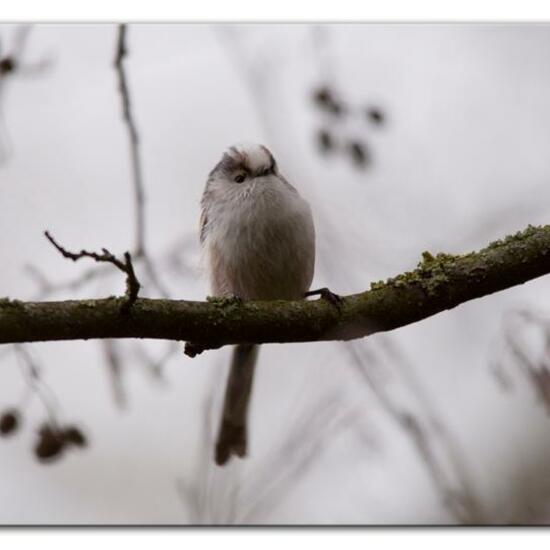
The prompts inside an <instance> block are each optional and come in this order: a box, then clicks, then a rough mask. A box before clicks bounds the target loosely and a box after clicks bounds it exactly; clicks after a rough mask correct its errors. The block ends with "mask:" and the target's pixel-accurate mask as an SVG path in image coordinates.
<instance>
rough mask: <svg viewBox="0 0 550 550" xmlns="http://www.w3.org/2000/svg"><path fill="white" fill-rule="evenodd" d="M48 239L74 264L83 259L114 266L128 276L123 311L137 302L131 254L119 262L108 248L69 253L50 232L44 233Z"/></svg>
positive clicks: (137, 287) (137, 283)
mask: <svg viewBox="0 0 550 550" xmlns="http://www.w3.org/2000/svg"><path fill="white" fill-rule="evenodd" d="M44 235H45V236H46V238H47V239H48V240H49V241H50V242H51V243H52V244H53V245H54V246H55V248H57V250H58V251H59V252H60V253H61V254H62V255H63V257H64V258H68V259H69V260H72V261H73V262H76V261H77V260H80V259H81V258H92V259H93V260H95V261H96V262H107V263H110V264H113V265H114V266H115V267H116V268H117V269H119V270H120V271H122V272H123V273H125V274H126V300H125V301H124V302H123V304H122V307H121V311H123V312H127V311H128V310H129V309H130V307H131V306H132V304H133V303H134V302H135V301H136V299H137V296H138V293H139V289H140V286H141V285H140V284H139V281H138V280H137V277H136V274H135V272H134V266H133V265H132V257H131V255H130V253H129V252H125V253H124V261H121V260H119V259H118V258H117V257H116V256H114V255H113V254H111V253H110V252H109V251H108V250H107V249H106V248H102V249H101V250H102V253H101V254H98V253H96V252H88V251H87V250H81V251H80V252H69V251H68V250H67V249H65V248H63V247H62V246H61V245H60V244H58V243H57V242H56V241H55V239H54V238H53V237H52V236H51V235H50V233H49V232H48V231H44Z"/></svg>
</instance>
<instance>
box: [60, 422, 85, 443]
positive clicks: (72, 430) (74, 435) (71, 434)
mask: <svg viewBox="0 0 550 550" xmlns="http://www.w3.org/2000/svg"><path fill="white" fill-rule="evenodd" d="M63 439H64V441H65V443H70V444H71V445H76V446H77V447H86V445H88V441H87V439H86V437H85V436H84V434H83V433H82V432H81V431H80V429H79V428H77V427H76V426H66V427H65V429H64V430H63Z"/></svg>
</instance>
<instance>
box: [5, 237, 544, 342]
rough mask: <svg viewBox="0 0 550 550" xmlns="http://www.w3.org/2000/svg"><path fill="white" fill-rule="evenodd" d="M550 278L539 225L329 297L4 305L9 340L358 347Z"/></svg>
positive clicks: (426, 255)
mask: <svg viewBox="0 0 550 550" xmlns="http://www.w3.org/2000/svg"><path fill="white" fill-rule="evenodd" d="M548 273H550V226H542V227H532V226H529V227H528V228H527V229H525V230H524V231H521V232H519V233H516V234H515V235H511V236H508V237H506V238H505V239H502V240H500V241H495V242H493V243H491V244H489V245H488V246H487V247H486V248H484V249H482V250H480V251H478V252H471V253H468V254H462V255H451V254H431V253H429V252H424V253H423V255H422V260H421V262H420V263H419V264H418V267H417V268H416V269H415V270H413V271H410V272H407V273H403V274H400V275H397V276H395V277H392V278H390V279H388V280H386V281H385V282H381V281H379V282H376V283H373V284H371V289H370V290H367V291H365V292H361V293H359V294H353V295H349V296H344V297H343V300H342V303H341V304H340V306H339V307H335V306H334V305H333V304H331V303H329V302H328V301H326V300H323V299H319V300H313V301H308V300H301V301H265V302H261V301H257V302H256V301H251V302H242V303H239V302H235V301H230V303H227V301H226V300H211V301H205V302H191V301H185V300H164V299H163V300H160V299H145V298H137V299H136V300H135V302H134V303H133V304H132V307H131V308H130V309H129V310H128V311H127V313H126V314H125V315H123V316H121V315H120V308H121V304H123V303H124V300H125V299H126V298H124V297H121V298H112V297H111V298H107V299H100V300H78V301H76V300H73V301H63V302H22V301H18V300H9V299H7V298H5V299H0V343H17V342H37V341H49V340H78V339H90V338H155V339H165V340H179V341H190V342H193V345H195V346H197V347H199V348H201V349H209V348H217V347H220V346H223V345H227V344H236V343H258V344H260V343H269V342H272V343H283V342H306V341H322V340H324V341H326V340H350V339H353V338H361V337H364V336H368V335H371V334H374V333H376V332H381V331H389V330H394V329H396V328H399V327H402V326H405V325H408V324H410V323H414V322H417V321H420V320H422V319H425V318H427V317H430V316H432V315H435V314H437V313H440V312H442V311H445V310H448V309H451V308H453V307H455V306H457V305H459V304H462V303H464V302H467V301H469V300H473V299H475V298H480V297H483V296H486V295H488V294H492V293H494V292H498V291H501V290H504V289H507V288H510V287H513V286H515V285H518V284H522V283H524V282H526V281H529V280H531V279H535V278H537V277H540V276H542V275H546V274H548Z"/></svg>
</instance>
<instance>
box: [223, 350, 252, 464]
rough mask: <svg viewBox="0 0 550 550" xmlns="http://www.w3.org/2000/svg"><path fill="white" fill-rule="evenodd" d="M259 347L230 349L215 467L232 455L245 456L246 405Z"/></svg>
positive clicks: (248, 399)
mask: <svg viewBox="0 0 550 550" xmlns="http://www.w3.org/2000/svg"><path fill="white" fill-rule="evenodd" d="M258 349H259V346H257V345H253V344H240V345H238V346H235V348H234V350H233V360H232V361H231V369H230V371H229V377H228V379H227V386H226V389H225V399H224V403H223V413H222V419H221V424H220V431H219V433H218V441H217V443H216V464H218V465H219V466H222V465H223V464H225V463H226V462H227V461H228V460H229V459H230V458H231V455H232V454H234V455H237V456H239V457H241V458H242V457H244V456H245V455H246V440H247V434H246V425H247V413H248V404H249V402H250V394H251V392H252V380H253V378H254V367H255V365H256V358H257V357H258Z"/></svg>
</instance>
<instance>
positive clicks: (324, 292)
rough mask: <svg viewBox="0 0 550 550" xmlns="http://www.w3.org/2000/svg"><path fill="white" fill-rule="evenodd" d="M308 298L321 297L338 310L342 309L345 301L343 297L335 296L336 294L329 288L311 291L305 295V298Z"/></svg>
mask: <svg viewBox="0 0 550 550" xmlns="http://www.w3.org/2000/svg"><path fill="white" fill-rule="evenodd" d="M308 296H320V297H321V298H322V299H323V300H326V301H327V302H329V303H331V304H332V305H333V306H335V307H337V308H338V309H340V308H341V307H342V304H343V303H344V299H343V298H342V297H341V296H338V294H334V292H331V291H330V290H329V289H328V288H327V287H323V288H319V289H317V290H310V291H309V292H306V293H305V297H306V298H307V297H308Z"/></svg>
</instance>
